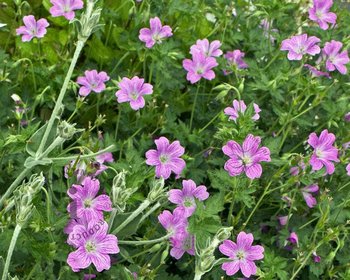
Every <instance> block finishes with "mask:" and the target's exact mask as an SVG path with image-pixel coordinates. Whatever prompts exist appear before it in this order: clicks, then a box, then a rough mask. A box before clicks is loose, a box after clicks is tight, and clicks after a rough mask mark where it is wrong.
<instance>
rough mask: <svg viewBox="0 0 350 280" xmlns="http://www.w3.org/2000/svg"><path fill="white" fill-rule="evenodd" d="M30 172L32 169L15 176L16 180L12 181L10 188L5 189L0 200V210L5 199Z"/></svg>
mask: <svg viewBox="0 0 350 280" xmlns="http://www.w3.org/2000/svg"><path fill="white" fill-rule="evenodd" d="M31 170H32V168H28V167H27V168H25V169H24V170H22V172H21V173H20V174H19V175H18V176H17V178H16V180H15V181H13V183H12V184H11V186H9V188H8V189H7V191H6V192H5V193H4V195H3V196H2V197H1V199H0V208H1V207H2V205H3V204H4V202H5V199H6V198H8V197H9V196H10V194H11V193H12V192H13V190H14V189H15V188H16V187H17V186H18V185H19V184H20V183H21V182H22V180H23V179H24V178H25V177H26V176H27V175H28V174H29V172H30V171H31Z"/></svg>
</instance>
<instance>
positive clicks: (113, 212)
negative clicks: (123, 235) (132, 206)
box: [108, 167, 118, 232]
mask: <svg viewBox="0 0 350 280" xmlns="http://www.w3.org/2000/svg"><path fill="white" fill-rule="evenodd" d="M109 168H110V167H109ZM117 211H118V210H117V208H113V210H112V213H111V216H110V218H109V226H108V232H110V230H111V229H112V226H113V222H114V218H115V215H116V214H117Z"/></svg>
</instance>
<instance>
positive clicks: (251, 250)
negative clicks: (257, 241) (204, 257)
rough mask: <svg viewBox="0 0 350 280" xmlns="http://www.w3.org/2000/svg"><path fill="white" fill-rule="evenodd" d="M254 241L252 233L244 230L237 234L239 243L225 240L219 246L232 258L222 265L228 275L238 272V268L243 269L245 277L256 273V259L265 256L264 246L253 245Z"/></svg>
mask: <svg viewBox="0 0 350 280" xmlns="http://www.w3.org/2000/svg"><path fill="white" fill-rule="evenodd" d="M253 241H254V237H253V235H252V234H251V233H248V234H246V233H245V232H244V231H242V232H240V233H239V234H238V236H237V243H235V242H233V241H231V240H225V241H224V242H223V244H221V245H220V246H219V250H220V252H221V253H222V254H224V255H226V256H228V257H229V258H230V259H231V260H232V261H231V262H225V263H224V264H223V265H222V266H221V268H222V269H223V270H225V272H226V274H227V275H228V276H232V275H234V274H236V273H237V272H238V270H241V272H242V273H243V275H244V276H245V277H250V276H251V275H255V274H256V265H255V263H254V261H256V260H261V259H263V258H264V247H262V246H260V245H254V246H252V244H253Z"/></svg>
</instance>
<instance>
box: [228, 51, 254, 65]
mask: <svg viewBox="0 0 350 280" xmlns="http://www.w3.org/2000/svg"><path fill="white" fill-rule="evenodd" d="M244 56H245V53H244V52H242V51H240V50H234V51H232V52H227V53H226V54H225V55H224V57H225V58H226V60H227V62H228V65H229V66H230V67H232V66H233V67H237V68H238V69H245V68H248V64H247V63H245V61H244V60H243V58H244Z"/></svg>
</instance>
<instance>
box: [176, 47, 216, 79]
mask: <svg viewBox="0 0 350 280" xmlns="http://www.w3.org/2000/svg"><path fill="white" fill-rule="evenodd" d="M182 66H183V67H184V68H185V70H186V71H187V72H188V73H187V77H186V78H187V80H188V81H190V82H191V84H194V83H196V82H198V81H199V80H200V79H201V78H204V79H207V80H212V79H214V78H215V72H214V71H213V70H212V68H214V67H216V66H218V63H217V62H216V59H215V58H213V57H206V56H205V55H204V54H203V53H201V52H194V53H193V55H192V60H191V59H185V60H184V61H183V62H182Z"/></svg>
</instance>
